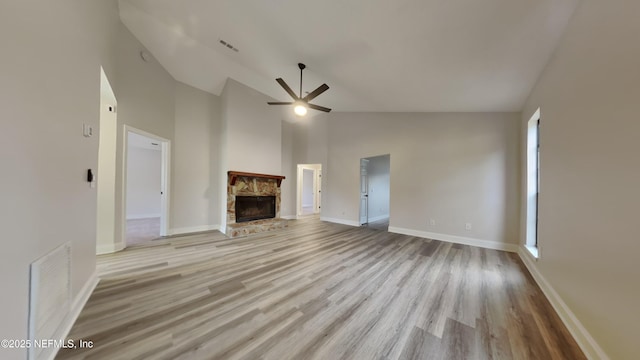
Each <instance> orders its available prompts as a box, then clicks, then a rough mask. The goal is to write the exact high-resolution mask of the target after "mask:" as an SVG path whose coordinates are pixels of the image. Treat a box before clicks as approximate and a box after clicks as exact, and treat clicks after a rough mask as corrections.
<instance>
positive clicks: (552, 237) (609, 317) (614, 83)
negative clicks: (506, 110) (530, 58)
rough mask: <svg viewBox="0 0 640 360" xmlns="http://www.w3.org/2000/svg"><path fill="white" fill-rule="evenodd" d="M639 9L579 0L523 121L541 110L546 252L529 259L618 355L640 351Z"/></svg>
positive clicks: (636, 4) (541, 223)
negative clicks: (536, 258)
mask: <svg viewBox="0 0 640 360" xmlns="http://www.w3.org/2000/svg"><path fill="white" fill-rule="evenodd" d="M639 14H640V2H637V1H606V2H603V1H595V0H584V1H582V2H581V4H580V5H579V7H578V9H577V10H576V13H575V14H574V16H573V18H572V20H571V22H570V24H569V26H568V28H567V31H566V33H565V35H564V38H563V40H562V42H561V43H560V45H559V47H558V49H557V50H556V53H555V55H554V57H553V58H552V59H551V61H550V62H549V64H548V65H547V67H546V69H545V71H544V73H543V75H542V76H541V78H540V80H539V82H538V84H537V86H536V87H535V89H534V90H533V93H532V94H531V96H530V97H529V99H528V101H527V105H526V107H525V110H524V111H523V114H522V123H523V124H526V121H527V120H528V119H529V117H530V116H531V115H532V114H533V113H534V111H535V110H536V109H537V108H538V107H540V108H541V121H540V143H541V148H540V152H541V153H540V166H541V174H540V176H541V179H540V181H541V182H540V203H539V209H538V210H539V232H538V239H539V240H538V243H539V246H540V254H541V257H540V259H539V260H538V261H537V262H531V264H530V266H533V268H534V269H535V270H536V271H538V272H539V273H540V274H541V275H542V277H543V278H544V279H546V281H547V282H548V284H549V285H550V286H551V287H552V288H553V289H555V291H556V292H557V294H558V295H559V297H560V298H561V301H562V302H564V303H565V304H566V305H567V306H568V309H569V310H570V311H571V312H573V314H574V315H575V316H576V318H577V319H578V321H579V322H580V323H581V324H582V326H584V328H585V329H586V331H587V332H588V333H590V334H591V336H592V337H593V338H594V339H595V342H597V344H599V346H600V347H601V348H602V349H604V351H605V352H606V354H607V355H608V356H609V357H610V358H611V359H635V358H637V357H638V353H639V352H640V348H639V346H638V333H639V332H640V325H638V324H640V312H639V311H638V310H637V307H638V304H640V285H639V284H640V282H639V280H638V259H639V256H638V254H640V242H639V241H638V228H637V226H636V224H637V223H638V204H640V190H639V188H638V184H640V167H639V166H638V164H639V163H640V162H639V160H638V154H639V151H638V144H639V143H640V142H639V141H638V138H639V137H638V134H640V121H638V113H639V112H640V102H639V101H638V99H640V70H639V69H640V67H639V65H638V64H640V46H639V45H638V44H639V42H638V35H639V34H640V21H638V15H639ZM523 129H526V126H524V125H523ZM521 138H522V139H524V138H525V133H524V130H523V133H522V134H521ZM521 149H522V150H521V154H522V156H523V157H522V160H523V161H522V162H521V164H523V166H522V171H523V172H522V178H523V179H525V178H526V177H525V176H524V175H525V173H524V171H525V170H524V169H525V167H524V165H526V160H525V158H524V156H525V154H526V151H525V148H524V144H523V147H522V148H521ZM522 188H523V189H526V187H525V184H523V186H522ZM523 195H524V193H523ZM523 206H524V197H523ZM522 209H523V210H524V207H523V208H522ZM521 223H522V224H523V227H522V229H521V232H520V234H521V239H522V242H523V243H524V234H525V232H524V231H525V229H524V224H525V222H524V218H522V222H521ZM579 340H581V341H582V342H583V343H586V342H587V340H586V339H585V338H584V337H582V338H579ZM592 345H593V344H592ZM595 347H597V345H596V346H595ZM589 349H590V353H591V354H593V358H601V355H598V354H597V350H595V349H594V347H593V346H589Z"/></svg>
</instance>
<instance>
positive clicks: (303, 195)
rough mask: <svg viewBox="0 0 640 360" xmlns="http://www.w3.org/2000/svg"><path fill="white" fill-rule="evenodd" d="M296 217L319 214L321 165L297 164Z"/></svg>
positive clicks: (320, 206)
mask: <svg viewBox="0 0 640 360" xmlns="http://www.w3.org/2000/svg"><path fill="white" fill-rule="evenodd" d="M297 184H298V191H297V210H296V214H297V216H298V217H304V216H312V215H318V214H320V211H321V209H322V204H321V203H322V165H321V164H298V182H297Z"/></svg>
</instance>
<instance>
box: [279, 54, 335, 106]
mask: <svg viewBox="0 0 640 360" xmlns="http://www.w3.org/2000/svg"><path fill="white" fill-rule="evenodd" d="M298 68H299V69H300V95H296V93H295V92H293V90H291V88H290V87H289V85H287V83H286V82H284V80H282V78H277V79H276V81H277V82H278V84H280V86H282V88H283V89H284V90H285V91H286V92H287V93H288V94H289V96H291V97H292V98H293V101H292V102H280V101H272V102H268V103H267V104H269V105H295V107H294V108H293V111H294V112H295V113H296V115H298V116H304V115H306V114H307V109H314V110H319V111H324V112H329V111H331V109H329V108H327V107H324V106H319V105H314V104H310V103H309V101H311V100H313V99H314V98H316V97H317V96H318V95H320V94H322V93H323V92H325V91H327V90H328V89H329V86H328V85H327V84H322V85H320V86H318V88H317V89H315V90H313V91H312V92H310V93H308V94H307V95H306V96H305V97H302V70H304V69H305V68H306V66H305V65H304V64H303V63H298Z"/></svg>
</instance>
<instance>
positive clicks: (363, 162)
mask: <svg viewBox="0 0 640 360" xmlns="http://www.w3.org/2000/svg"><path fill="white" fill-rule="evenodd" d="M368 164H369V159H368V158H361V159H360V213H359V216H358V223H359V224H360V226H364V225H367V224H368V223H369V175H368V174H367V171H368V170H367V165H368ZM363 170H364V171H363ZM363 201H364V205H363ZM363 219H364V221H363Z"/></svg>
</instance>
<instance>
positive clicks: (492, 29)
mask: <svg viewBox="0 0 640 360" xmlns="http://www.w3.org/2000/svg"><path fill="white" fill-rule="evenodd" d="M578 2H579V0H395V1H389V0H348V1H345V0H318V1H304V0H273V1H264V0H219V1H212V0H180V1H175V0H120V17H121V19H122V21H123V23H124V24H125V25H126V26H127V28H129V30H131V32H132V33H133V34H134V35H135V36H136V37H137V38H138V39H139V40H140V41H141V42H142V43H143V44H144V45H145V46H146V47H147V49H148V50H149V51H150V52H151V53H152V54H153V55H154V57H155V58H156V59H157V60H158V61H159V62H160V63H161V64H162V65H163V66H164V68H166V69H167V71H169V73H170V74H171V75H172V76H173V77H174V78H176V80H178V81H181V82H184V83H186V84H189V85H191V86H194V87H196V88H199V89H202V90H205V91H208V92H211V93H213V94H216V95H218V94H220V92H221V91H222V88H223V86H224V83H225V81H226V79H227V77H231V78H233V79H235V80H237V81H240V82H242V83H244V84H246V85H248V86H251V87H253V88H254V89H256V90H259V91H261V92H263V93H265V94H267V95H270V96H272V97H273V98H275V99H278V100H283V101H288V100H289V97H288V95H287V94H286V93H285V92H284V90H282V88H280V86H279V85H278V84H277V83H276V82H275V78H277V77H282V78H284V80H285V81H286V82H287V83H289V84H290V85H291V86H292V87H293V88H294V89H296V91H297V86H298V81H299V80H298V79H299V70H298V68H297V63H298V62H303V63H305V64H306V65H307V70H305V78H304V88H303V91H311V90H313V89H315V88H316V87H317V86H319V85H320V84H322V83H327V84H328V85H329V86H330V87H331V89H330V90H329V91H327V92H326V93H324V94H322V95H320V96H319V97H318V98H317V99H316V100H314V102H315V103H317V104H319V105H323V106H327V107H331V108H333V109H334V111H383V112H384V111H401V112H406V111H412V112H423V111H424V112H427V111H519V110H521V108H522V106H523V104H524V102H525V100H526V98H527V96H528V95H529V92H530V91H531V89H532V87H533V86H534V84H535V82H536V80H537V78H538V76H539V75H540V73H541V71H542V70H543V68H544V66H545V64H546V63H547V61H548V60H549V58H550V57H551V55H552V53H553V51H554V48H555V46H556V44H557V43H558V41H559V39H560V37H561V36H562V33H563V31H564V28H565V26H566V24H567V22H568V20H569V18H570V16H571V14H572V13H573V11H574V9H575V7H576V6H577V4H578ZM220 40H224V41H225V42H227V43H229V44H232V45H233V46H234V47H235V48H237V49H238V50H239V51H237V52H236V51H234V50H232V49H229V48H227V47H226V46H224V45H222V44H221V43H220Z"/></svg>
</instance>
